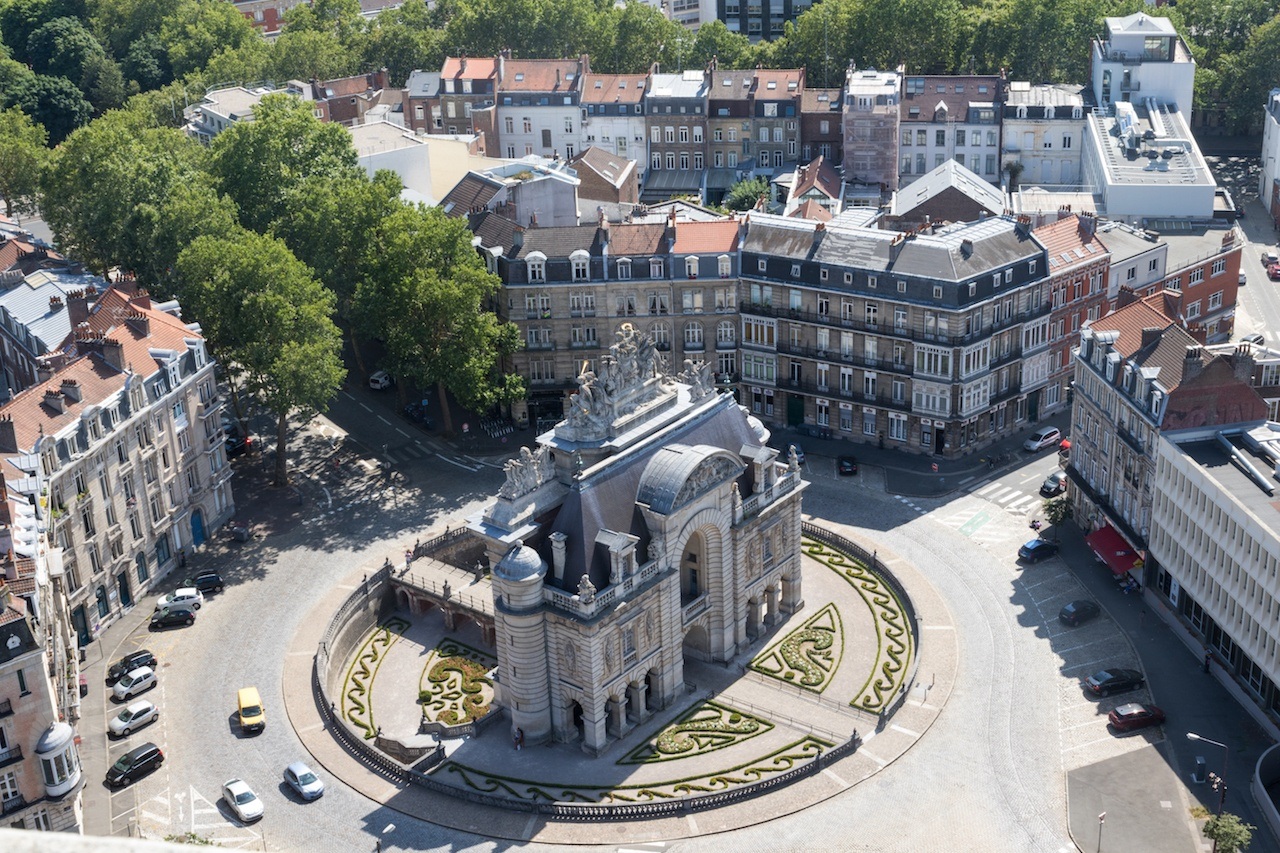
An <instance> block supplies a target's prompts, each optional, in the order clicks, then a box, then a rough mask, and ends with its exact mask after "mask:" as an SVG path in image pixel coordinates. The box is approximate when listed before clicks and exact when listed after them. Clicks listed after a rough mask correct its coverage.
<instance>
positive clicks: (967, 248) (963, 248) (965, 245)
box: [960, 237, 973, 258]
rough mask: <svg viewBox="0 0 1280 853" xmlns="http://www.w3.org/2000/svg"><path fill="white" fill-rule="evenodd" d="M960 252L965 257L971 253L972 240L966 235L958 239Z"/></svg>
mask: <svg viewBox="0 0 1280 853" xmlns="http://www.w3.org/2000/svg"><path fill="white" fill-rule="evenodd" d="M960 254H961V255H963V256H964V257H966V258H967V257H969V256H970V255H972V254H973V241H972V240H970V239H969V238H967V237H966V238H965V239H963V240H961V241H960Z"/></svg>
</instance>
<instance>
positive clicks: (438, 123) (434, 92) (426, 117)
mask: <svg viewBox="0 0 1280 853" xmlns="http://www.w3.org/2000/svg"><path fill="white" fill-rule="evenodd" d="M445 61H446V62H448V60H445ZM440 76H441V75H440V72H439V71H419V70H415V71H413V72H411V73H410V74H409V79H408V80H406V81H405V84H404V90H403V92H402V93H401V98H402V102H403V104H404V126H405V127H406V128H408V129H409V130H411V131H413V132H414V133H443V132H444V130H443V129H444V118H443V110H442V109H441V108H440Z"/></svg>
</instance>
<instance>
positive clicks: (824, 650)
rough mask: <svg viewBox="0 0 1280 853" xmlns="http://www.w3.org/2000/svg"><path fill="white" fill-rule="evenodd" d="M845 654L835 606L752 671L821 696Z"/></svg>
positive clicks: (765, 656)
mask: <svg viewBox="0 0 1280 853" xmlns="http://www.w3.org/2000/svg"><path fill="white" fill-rule="evenodd" d="M843 653H844V629H843V627H842V626H841V624H840V612H839V611H838V610H836V606H835V605H834V604H828V605H827V606H826V607H823V608H822V609H821V610H819V611H818V612H817V613H815V614H814V615H813V616H812V617H810V618H809V619H808V620H807V621H806V622H805V623H804V624H803V625H801V626H800V627H799V628H796V629H795V630H793V631H792V632H791V633H789V634H787V635H786V636H785V637H783V638H782V639H781V640H780V641H779V642H777V643H775V644H773V645H772V646H770V647H769V648H767V649H765V650H764V651H763V652H761V653H760V654H759V655H757V656H756V658H755V660H753V661H751V668H752V669H753V670H755V671H756V672H758V673H761V674H762V675H767V676H769V677H770V678H776V679H778V680H779V681H785V682H787V683H788V684H796V685H799V686H800V687H803V688H805V689H806V690H812V691H813V692H814V693H821V692H822V691H823V690H825V689H826V688H827V685H828V684H830V683H831V679H832V678H833V677H834V676H835V672H836V668H837V667H838V666H839V665H840V658H841V656H842V655H843Z"/></svg>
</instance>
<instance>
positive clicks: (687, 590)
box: [680, 530, 707, 605]
mask: <svg viewBox="0 0 1280 853" xmlns="http://www.w3.org/2000/svg"><path fill="white" fill-rule="evenodd" d="M706 566H707V540H706V537H705V536H703V534H702V531H700V530H695V531H694V532H693V533H692V534H690V535H689V538H688V540H686V541H685V544H684V548H682V549H681V552H680V603H681V604H682V605H683V604H688V603H689V602H690V601H693V600H694V599H695V598H697V597H698V596H700V595H702V594H703V593H704V592H706V587H707V568H706Z"/></svg>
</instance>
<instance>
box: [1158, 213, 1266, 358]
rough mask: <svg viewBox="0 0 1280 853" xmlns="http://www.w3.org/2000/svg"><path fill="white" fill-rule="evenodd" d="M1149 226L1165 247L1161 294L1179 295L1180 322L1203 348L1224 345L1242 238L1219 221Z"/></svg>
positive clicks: (1230, 328)
mask: <svg viewBox="0 0 1280 853" xmlns="http://www.w3.org/2000/svg"><path fill="white" fill-rule="evenodd" d="M1153 224H1154V225H1155V226H1156V227H1157V228H1160V229H1161V231H1160V240H1161V242H1163V243H1164V244H1165V245H1166V246H1167V247H1168V250H1167V251H1168V255H1167V261H1166V267H1167V269H1166V272H1165V280H1164V289H1165V290H1166V291H1168V292H1171V293H1176V294H1177V295H1178V307H1179V311H1180V312H1181V316H1182V319H1183V321H1184V323H1185V324H1186V325H1187V327H1188V328H1189V329H1191V331H1192V334H1194V335H1195V336H1196V338H1198V339H1200V340H1201V341H1204V342H1206V343H1218V342H1221V341H1225V340H1227V339H1228V338H1230V337H1231V334H1232V332H1233V331H1234V330H1235V313H1236V298H1237V295H1238V292H1239V288H1240V255H1241V253H1242V252H1243V251H1244V245H1245V237H1244V234H1243V233H1242V232H1241V231H1240V229H1239V228H1238V227H1236V226H1235V225H1233V224H1230V223H1227V222H1223V221H1211V222H1207V223H1190V222H1176V223H1175V222H1161V221H1159V220H1155V221H1154V222H1153Z"/></svg>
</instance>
